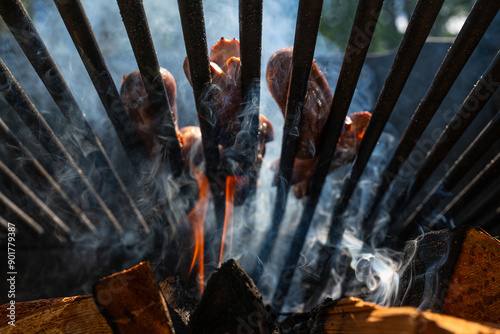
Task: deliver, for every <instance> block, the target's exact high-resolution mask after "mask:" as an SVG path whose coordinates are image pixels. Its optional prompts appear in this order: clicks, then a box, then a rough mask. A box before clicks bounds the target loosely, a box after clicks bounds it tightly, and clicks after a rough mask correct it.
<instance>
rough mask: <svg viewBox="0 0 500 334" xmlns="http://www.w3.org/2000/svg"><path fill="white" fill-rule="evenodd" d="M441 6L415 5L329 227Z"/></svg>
mask: <svg viewBox="0 0 500 334" xmlns="http://www.w3.org/2000/svg"><path fill="white" fill-rule="evenodd" d="M443 2H444V0H437V1H436V0H419V1H418V3H417V5H416V7H415V10H414V11H413V14H412V16H411V18H410V22H409V23H408V27H407V28H406V32H405V34H404V36H403V40H402V41H401V44H400V45H399V48H398V51H397V53H396V56H395V58H394V61H393V63H392V66H391V70H390V72H389V74H388V76H387V78H386V80H385V83H384V86H383V88H382V91H381V92H380V95H379V97H378V99H377V102H376V103H375V107H374V108H373V111H372V117H371V119H370V123H369V124H368V127H367V129H366V131H365V134H364V136H363V141H362V142H361V146H360V147H359V151H358V155H357V157H356V160H355V161H354V165H353V166H352V170H351V174H350V175H349V177H348V178H347V180H346V182H345V184H344V187H343V189H342V193H341V197H340V199H339V200H338V201H337V203H336V205H335V208H334V213H333V218H332V224H333V221H336V220H338V219H339V218H340V216H341V215H342V214H343V213H344V211H345V210H346V209H347V206H348V204H349V200H350V199H351V197H352V194H353V193H354V190H355V188H356V186H357V184H358V182H359V179H360V177H361V175H362V174H363V171H364V170H365V167H366V164H367V163H368V160H369V159H370V156H371V154H372V152H373V150H374V149H375V146H376V145H377V142H378V139H379V138H380V135H381V134H382V131H383V130H384V127H385V125H386V124H387V121H388V120H389V117H390V116H391V114H392V111H393V110H394V106H395V105H396V103H397V101H398V99H399V96H400V95H401V92H402V91H403V88H404V87H405V84H406V82H407V81H408V78H409V76H410V73H411V71H412V70H413V67H414V65H415V63H416V61H417V59H418V56H419V55H420V52H421V51H422V48H423V46H424V44H425V41H426V39H427V36H428V35H429V32H430V31H431V28H432V26H433V24H434V21H436V18H437V16H438V14H439V10H440V9H441V7H442V5H443Z"/></svg>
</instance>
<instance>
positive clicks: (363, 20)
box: [273, 0, 384, 312]
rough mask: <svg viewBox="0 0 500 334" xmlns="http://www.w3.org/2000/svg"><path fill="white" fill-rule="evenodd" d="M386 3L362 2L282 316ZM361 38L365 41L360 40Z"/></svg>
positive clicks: (290, 266)
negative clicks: (381, 11) (380, 15)
mask: <svg viewBox="0 0 500 334" xmlns="http://www.w3.org/2000/svg"><path fill="white" fill-rule="evenodd" d="M383 3H384V1H383V0H376V1H374V0H361V1H359V3H358V8H357V11H356V16H355V18H354V23H353V26H352V29H351V34H350V37H349V41H348V44H347V49H346V52H345V56H344V60H343V62H342V67H341V69H340V74H339V78H338V81H337V86H336V88H335V93H334V95H333V100H332V105H331V108H330V113H329V115H328V118H327V121H326V124H325V128H324V129H325V130H324V131H323V134H322V138H321V140H320V147H319V158H318V163H317V165H316V169H315V170H314V176H313V178H312V181H311V188H310V191H309V196H308V198H307V202H306V206H305V207H304V210H303V211H302V215H301V217H300V221H299V225H298V226H297V230H296V231H295V234H294V236H293V239H292V243H291V248H290V251H289V252H288V254H287V256H286V258H285V264H284V270H283V271H282V273H281V276H280V279H279V280H278V287H277V289H276V294H275V296H274V299H273V306H274V307H275V310H277V311H278V312H279V311H281V307H282V306H283V302H284V296H286V294H287V293H288V290H289V288H290V280H288V279H286V276H288V275H293V273H294V270H295V266H296V264H297V261H298V259H299V257H300V252H301V251H302V247H303V246H304V242H305V239H306V235H307V232H308V231H309V227H310V225H311V221H312V218H313V215H314V211H315V209H316V206H317V204H318V201H319V197H320V195H321V190H322V188H323V184H324V183H325V179H326V176H327V174H328V171H329V169H330V165H331V163H332V160H333V157H334V154H335V149H336V144H337V143H338V140H339V137H340V133H341V131H342V127H343V125H344V121H345V117H346V115H347V112H348V110H349V106H350V104H351V101H352V97H353V95H354V90H355V89H356V84H357V82H358V79H359V76H360V74H361V69H362V68H363V64H364V62H365V58H366V54H367V52H368V48H369V47H370V43H371V40H372V37H373V33H374V31H375V26H376V25H377V21H378V17H379V14H380V10H381V9H382V4H383ZM361 36H363V37H364V38H360V37H361Z"/></svg>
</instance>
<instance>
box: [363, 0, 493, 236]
mask: <svg viewBox="0 0 500 334" xmlns="http://www.w3.org/2000/svg"><path fill="white" fill-rule="evenodd" d="M499 9H500V2H498V1H496V0H477V1H476V3H475V4H474V6H473V7H472V10H471V12H470V14H469V16H468V17H467V20H466V22H465V24H464V26H463V27H462V29H461V30H460V33H459V34H458V36H457V38H456V39H455V41H454V42H453V45H452V46H451V48H450V50H449V51H448V54H447V55H446V57H445V59H444V60H443V63H442V64H441V66H440V67H439V70H438V72H437V73H436V75H435V77H434V80H433V82H432V85H431V87H430V88H429V90H428V91H427V93H426V95H425V96H424V98H423V99H422V101H421V102H420V105H419V106H418V107H417V109H416V110H415V113H414V114H413V117H412V119H411V121H410V124H409V125H408V127H407V128H406V131H405V133H404V134H403V137H402V138H401V141H400V142H399V145H398V147H397V148H396V151H395V152H394V155H393V156H392V158H391V161H390V162H389V165H388V166H387V167H386V169H385V171H384V173H383V176H382V179H381V184H380V186H379V187H378V189H377V192H376V195H375V198H374V200H373V204H372V206H371V208H370V210H369V211H368V214H367V215H366V219H365V221H364V223H363V232H364V233H365V238H368V237H369V236H370V235H371V231H372V229H373V225H374V222H375V219H376V216H377V213H378V209H379V204H380V202H381V201H382V198H383V196H384V194H385V193H386V191H387V189H388V188H389V186H390V184H391V183H392V181H393V180H394V179H395V178H396V176H397V174H398V172H399V169H400V168H401V166H402V165H403V163H404V162H405V161H406V159H407V158H408V156H409V155H410V153H411V151H412V150H413V148H414V147H415V145H416V144H417V141H418V139H419V138H420V136H421V135H422V133H423V132H424V130H425V128H426V127H427V125H428V124H429V122H430V121H431V119H432V117H433V116H434V114H435V112H436V111H437V109H438V108H439V106H440V105H441V102H442V101H443V99H444V98H445V96H446V95H447V94H448V92H449V90H450V89H451V86H452V85H453V83H454V82H455V80H456V79H457V77H458V75H459V74H460V72H461V71H462V69H463V67H464V66H465V64H466V63H467V61H468V60H469V58H470V56H471V55H472V53H473V51H474V50H475V48H476V46H477V44H478V43H479V41H480V40H481V38H482V37H483V35H484V33H485V32H486V29H487V28H488V26H489V25H490V23H491V21H493V18H494V17H495V15H496V13H497V12H498V10H499Z"/></svg>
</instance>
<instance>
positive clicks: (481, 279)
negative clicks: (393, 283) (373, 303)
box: [396, 226, 500, 323]
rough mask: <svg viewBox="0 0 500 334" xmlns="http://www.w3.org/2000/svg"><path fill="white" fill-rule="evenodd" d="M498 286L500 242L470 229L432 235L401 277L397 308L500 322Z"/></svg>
mask: <svg viewBox="0 0 500 334" xmlns="http://www.w3.org/2000/svg"><path fill="white" fill-rule="evenodd" d="M413 247H414V245H410V246H409V247H407V248H408V249H407V253H408V254H410V255H413V249H414V248H413ZM407 260H408V259H407ZM499 282H500V242H499V241H498V239H495V238H493V237H491V236H490V235H488V234H487V233H485V232H483V231H479V230H476V229H474V228H472V227H468V226H462V227H459V228H454V229H450V230H441V231H436V232H429V233H426V234H425V235H424V236H423V237H422V238H421V239H420V240H418V244H417V249H416V253H415V256H414V257H413V259H412V261H411V263H410V264H409V265H408V267H407V270H406V271H405V272H404V273H403V275H402V278H401V281H400V289H399V295H398V302H397V304H396V305H401V306H415V307H419V306H420V307H421V308H422V307H424V308H425V309H430V310H432V311H434V312H437V313H444V314H448V315H453V316H456V317H460V318H464V319H467V320H472V321H483V322H493V323H500V284H499Z"/></svg>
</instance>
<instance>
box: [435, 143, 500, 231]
mask: <svg viewBox="0 0 500 334" xmlns="http://www.w3.org/2000/svg"><path fill="white" fill-rule="evenodd" d="M499 175H500V153H498V154H497V155H496V156H495V157H494V158H493V159H492V160H491V161H490V162H489V163H488V164H487V165H486V167H484V169H483V170H482V171H481V172H480V173H479V174H478V175H477V176H476V177H475V178H474V179H473V180H472V181H471V182H470V183H469V184H468V185H466V186H465V188H464V189H462V191H460V193H459V194H458V195H457V196H455V198H454V199H453V200H452V201H451V202H450V203H449V204H448V205H446V207H445V208H444V209H443V210H442V211H441V212H440V213H439V214H438V215H436V216H435V218H434V219H433V221H431V223H430V224H429V227H431V228H432V227H433V226H435V225H436V224H437V223H438V222H439V220H441V219H442V218H443V217H450V216H452V215H453V213H454V212H456V211H457V210H458V209H459V208H460V207H462V206H464V204H465V203H467V202H468V201H470V200H471V199H472V198H474V197H475V196H477V195H478V194H480V193H481V190H482V189H484V188H485V187H486V186H487V185H488V184H490V183H491V180H494V179H495V178H496V177H498V176H499Z"/></svg>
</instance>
